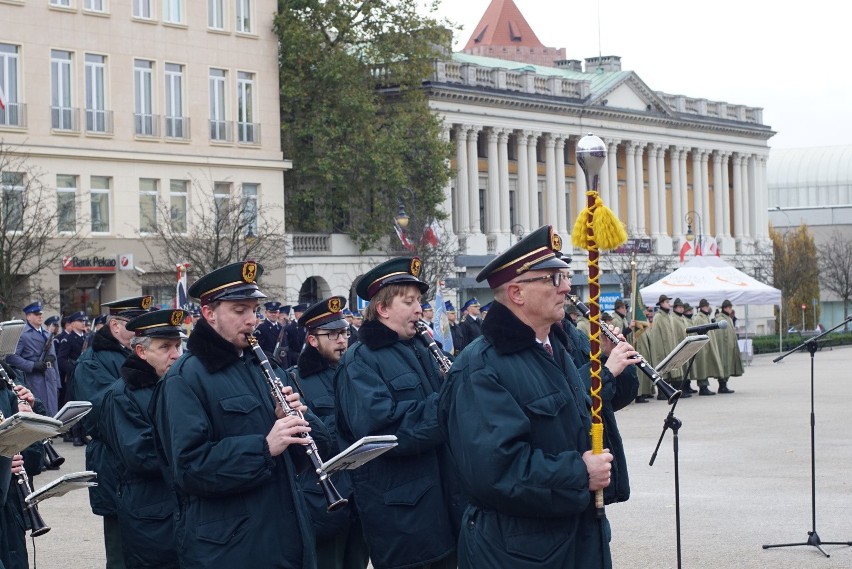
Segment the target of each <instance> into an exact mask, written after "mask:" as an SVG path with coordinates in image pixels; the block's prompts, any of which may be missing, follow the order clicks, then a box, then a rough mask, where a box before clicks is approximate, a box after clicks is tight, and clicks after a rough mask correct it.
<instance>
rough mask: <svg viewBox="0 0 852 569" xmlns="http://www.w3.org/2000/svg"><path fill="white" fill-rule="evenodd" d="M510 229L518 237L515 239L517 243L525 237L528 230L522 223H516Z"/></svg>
mask: <svg viewBox="0 0 852 569" xmlns="http://www.w3.org/2000/svg"><path fill="white" fill-rule="evenodd" d="M510 231H511V232H512V235H514V236H515V237H516V238H517V239H516V240H515V243H517V242H518V241H520V240H521V239H523V238H524V234H525V233H526V231H527V230H526V229H525V228H524V226H523V225H521V224H520V223H516V224H515V225H513V226H512V228H511V229H510Z"/></svg>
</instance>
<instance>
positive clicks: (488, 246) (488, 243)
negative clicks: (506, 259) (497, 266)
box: [485, 235, 497, 255]
mask: <svg viewBox="0 0 852 569" xmlns="http://www.w3.org/2000/svg"><path fill="white" fill-rule="evenodd" d="M485 250H486V252H487V253H488V254H489V255H494V254H495V253H497V237H495V236H494V235H489V236H488V237H487V239H486V240H485Z"/></svg>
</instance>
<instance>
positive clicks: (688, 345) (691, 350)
mask: <svg viewBox="0 0 852 569" xmlns="http://www.w3.org/2000/svg"><path fill="white" fill-rule="evenodd" d="M709 341H710V338H708V337H707V336H705V335H703V334H702V335H699V336H687V337H686V338H684V339H683V340H681V341H680V344H678V345H677V346H675V347H674V349H673V350H672V351H671V352H670V353H669V355H667V356H666V357H664V358H663V359H662V360H661V361H660V363H659V364H657V367H656V368H655V369H656V370H657V373H659V374H660V375H665V374H667V373H668V372H670V371H672V370H673V369H677V368H679V367H681V366H683V365H685V364H687V363H689V358H691V357H692V356H694V355H695V354H697V353H698V350H700V349H701V348H703V347H704V344H706V343H707V342H709Z"/></svg>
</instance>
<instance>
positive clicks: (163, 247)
mask: <svg viewBox="0 0 852 569" xmlns="http://www.w3.org/2000/svg"><path fill="white" fill-rule="evenodd" d="M192 183H193V184H194V185H195V186H196V189H197V191H196V192H194V193H193V199H192V201H191V205H190V207H189V209H188V211H187V214H186V216H185V217H184V216H183V215H181V216H175V215H174V212H173V211H172V209H171V205H170V204H169V203H161V204H159V207H158V212H157V219H156V220H155V227H154V231H153V233H154V236H153V237H152V238H148V239H143V240H142V243H143V245H144V246H145V248H146V250H147V251H148V253H149V254H150V258H151V263H152V269H153V270H152V271H151V272H152V273H172V272H174V271H175V265H176V264H177V263H187V262H188V263H189V264H190V267H191V271H192V274H194V275H199V276H200V275H204V274H207V273H209V272H210V271H212V270H214V269H217V268H219V267H222V266H224V265H227V264H229V263H234V262H237V261H242V260H245V259H256V260H258V261H261V262H262V263H263V265H264V268H265V269H266V270H267V271H268V270H270V269H273V268H278V267H281V266H282V265H283V261H284V253H283V251H284V239H283V235H284V224H283V223H282V222H281V221H280V219H281V217H282V215H281V212H280V211H276V209H275V208H272V207H270V206H265V207H264V208H263V209H262V210H259V211H258V209H257V208H256V203H255V202H254V201H253V200H248V199H246V198H245V197H244V196H243V195H242V192H239V193H237V194H236V195H232V196H231V197H229V198H222V197H214V195H213V192H211V191H210V190H209V189H207V190H206V191H205V186H206V185H207V184H205V183H204V182H199V181H198V180H196V179H193V180H192ZM157 278H158V282H159V280H161V279H159V277H157ZM145 279H146V277H142V280H143V281H144V280H145ZM192 280H193V279H190V281H192ZM264 290H270V285H269V284H267V283H266V282H264Z"/></svg>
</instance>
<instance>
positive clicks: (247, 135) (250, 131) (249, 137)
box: [237, 122, 260, 144]
mask: <svg viewBox="0 0 852 569" xmlns="http://www.w3.org/2000/svg"><path fill="white" fill-rule="evenodd" d="M237 142H239V143H240V144H260V123H254V122H238V123H237Z"/></svg>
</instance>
